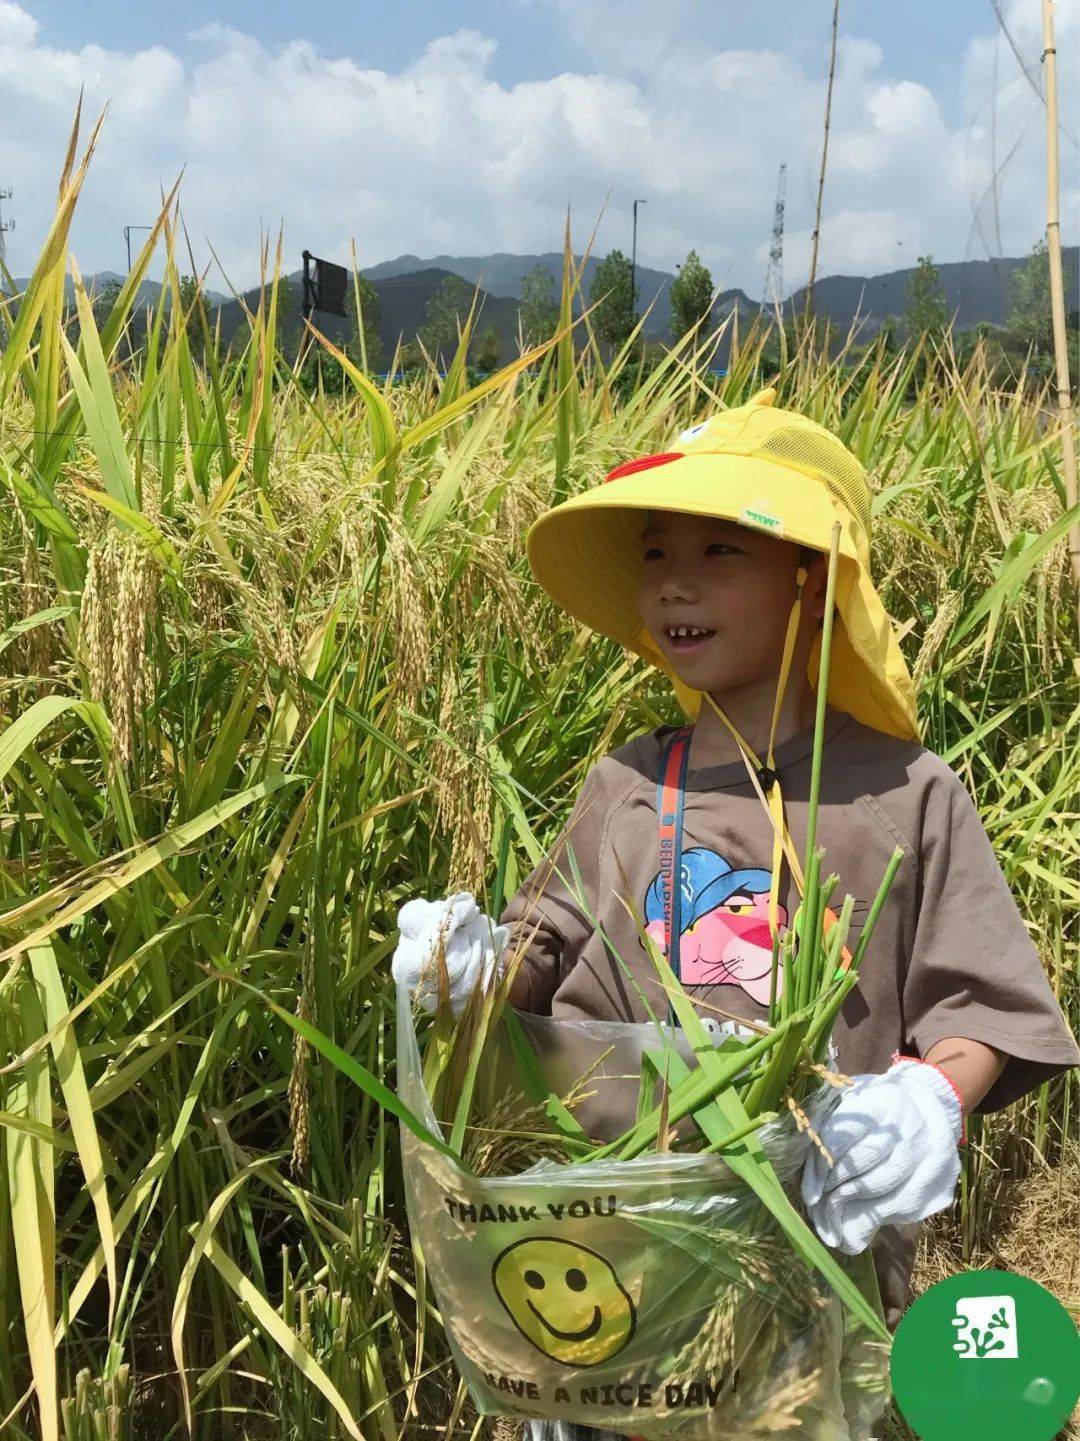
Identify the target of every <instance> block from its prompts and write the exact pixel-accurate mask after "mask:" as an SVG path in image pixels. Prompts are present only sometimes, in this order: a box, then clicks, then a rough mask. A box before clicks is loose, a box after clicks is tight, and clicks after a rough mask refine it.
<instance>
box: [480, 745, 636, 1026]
mask: <svg viewBox="0 0 1080 1441" xmlns="http://www.w3.org/2000/svg"><path fill="white" fill-rule="evenodd" d="M606 782H607V767H606V766H605V761H604V760H600V761H598V762H597V764H596V765H594V766H593V767H592V768H591V770H590V771H589V772H588V774H587V775H586V777H585V780H584V781H583V783H582V786H581V790H580V791H579V792H578V797H577V800H576V801H575V803H574V807H573V810H572V811H571V813H570V816H569V819H568V820H567V822H566V824H565V825H564V826H563V828H562V829H561V831H560V832H559V834H558V836H557V837H556V839H555V842H554V844H553V846H552V848H551V850H550V851H549V853H548V854H547V856H545V857H544V859H543V860H542V861H541V862H540V863H539V864H538V865H537V866H535V867H534V868H533V870H532V871H531V872H530V873H529V875H527V876H526V877H525V879H524V880H523V881H522V883H521V885H520V886H519V887H518V889H517V891H516V892H515V893H514V895H513V896H511V898H510V900H509V901H508V902H507V904H506V907H505V909H504V910H503V913H502V915H501V916H500V918H499V920H500V923H501V924H502V925H507V926H510V927H511V937H510V949H509V955H510V956H511V957H515V956H516V955H517V954H518V951H519V950H520V948H521V947H524V948H525V949H524V953H523V954H522V956H521V961H520V964H521V966H522V968H523V969H524V972H525V975H526V977H527V979H528V986H529V997H528V1003H527V1006H526V1009H527V1010H529V1011H533V1012H535V1013H537V1014H539V1015H549V1014H550V1012H551V1001H552V997H553V996H554V994H555V991H556V989H557V988H558V985H559V982H560V980H561V979H562V977H563V976H564V975H566V973H567V971H568V970H569V969H570V968H571V967H572V966H573V965H574V963H575V962H576V961H577V959H578V957H579V956H580V954H581V951H582V948H583V947H584V945H585V943H586V941H587V940H588V939H589V937H590V936H591V935H592V933H593V931H594V929H595V924H594V922H593V920H592V919H591V918H590V917H591V916H595V914H596V905H597V896H598V892H599V869H600V867H599V858H600V845H601V838H602V836H603V832H604V825H605V821H606V818H607V815H608V813H609V811H610V805H609V803H608V797H607V790H608V786H607V784H606Z"/></svg>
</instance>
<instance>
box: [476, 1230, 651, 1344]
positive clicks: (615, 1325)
mask: <svg viewBox="0 0 1080 1441" xmlns="http://www.w3.org/2000/svg"><path fill="white" fill-rule="evenodd" d="M491 1279H492V1283H493V1285H494V1287H495V1294H496V1295H497V1296H498V1298H499V1300H500V1301H501V1302H502V1304H503V1306H504V1307H505V1308H506V1310H507V1312H508V1314H509V1316H510V1319H511V1321H513V1323H514V1325H515V1326H516V1327H517V1329H518V1330H519V1331H520V1332H521V1334H522V1335H523V1336H524V1337H525V1338H526V1340H528V1341H530V1342H531V1343H532V1345H534V1346H535V1347H536V1349H537V1350H538V1351H542V1352H543V1354H544V1355H545V1356H549V1357H550V1358H551V1359H552V1360H553V1361H561V1362H562V1364H563V1365H564V1366H596V1365H598V1364H599V1362H601V1361H606V1360H608V1358H609V1357H611V1356H614V1355H615V1354H616V1352H618V1351H621V1350H622V1348H623V1347H624V1346H625V1345H626V1343H627V1342H628V1341H629V1340H630V1338H631V1336H633V1334H634V1326H635V1324H636V1320H637V1315H636V1312H635V1309H634V1303H633V1301H632V1300H631V1298H630V1294H629V1292H628V1291H627V1290H626V1288H625V1287H624V1286H623V1284H622V1282H621V1281H620V1280H619V1278H618V1276H617V1275H616V1273H615V1268H614V1266H613V1265H612V1264H611V1262H610V1261H608V1260H607V1259H606V1257H604V1256H601V1255H600V1254H599V1252H597V1251H592V1250H590V1249H589V1248H588V1246H580V1245H578V1244H577V1242H575V1241H560V1240H557V1239H555V1238H554V1237H552V1236H533V1237H529V1238H527V1239H526V1240H524V1241H515V1242H514V1244H513V1245H512V1246H507V1248H506V1250H505V1251H503V1252H501V1253H500V1255H499V1256H498V1257H497V1258H496V1260H495V1264H494V1265H493V1266H492V1268H491Z"/></svg>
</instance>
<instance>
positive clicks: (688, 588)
mask: <svg viewBox="0 0 1080 1441" xmlns="http://www.w3.org/2000/svg"><path fill="white" fill-rule="evenodd" d="M657 594H658V595H659V597H660V599H661V600H662V601H668V602H672V603H673V602H677V601H687V600H693V599H694V598H695V596H696V595H697V587H696V586H695V585H694V582H693V581H692V580H690V579H689V577H687V576H686V575H685V574H682V575H680V574H679V572H677V571H674V570H672V571H669V572H668V573H667V574H666V575H665V576H664V577H663V578H662V579H661V581H660V589H659V591H658V592H657Z"/></svg>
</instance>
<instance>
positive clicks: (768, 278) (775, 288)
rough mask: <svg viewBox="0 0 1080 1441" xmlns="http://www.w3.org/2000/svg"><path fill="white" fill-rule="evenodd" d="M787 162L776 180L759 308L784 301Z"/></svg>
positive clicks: (780, 303)
mask: <svg viewBox="0 0 1080 1441" xmlns="http://www.w3.org/2000/svg"><path fill="white" fill-rule="evenodd" d="M786 173H787V163H786V162H784V163H783V164H781V166H780V174H779V176H778V177H777V181H776V208H775V209H774V210H773V226H772V241H771V243H770V245H769V264H768V266H767V267H766V269H765V285H764V288H763V290H762V293H761V309H762V310H764V309H765V307H766V306H769V307H770V309H772V308H774V307H775V306H777V305H783V303H784V176H785V174H786Z"/></svg>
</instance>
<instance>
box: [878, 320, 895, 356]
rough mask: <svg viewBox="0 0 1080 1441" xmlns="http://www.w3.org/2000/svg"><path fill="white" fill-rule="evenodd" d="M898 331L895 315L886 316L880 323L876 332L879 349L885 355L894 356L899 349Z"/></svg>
mask: <svg viewBox="0 0 1080 1441" xmlns="http://www.w3.org/2000/svg"><path fill="white" fill-rule="evenodd" d="M899 329H900V322H899V321H898V320H897V318H896V316H895V315H886V317H885V319H884V320H883V321H882V322H881V329H880V330H879V331H878V340H879V342H880V344H881V349H882V351H883V353H884V354H886V355H895V354H896V351H897V350H898V349H899V342H898V338H897V331H898V330H899Z"/></svg>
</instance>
